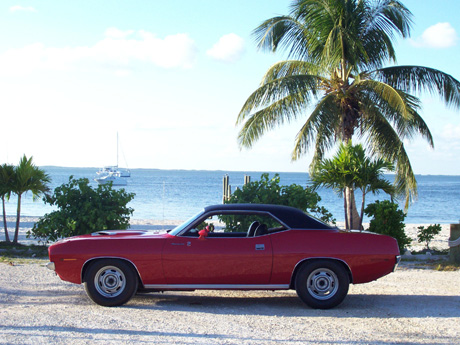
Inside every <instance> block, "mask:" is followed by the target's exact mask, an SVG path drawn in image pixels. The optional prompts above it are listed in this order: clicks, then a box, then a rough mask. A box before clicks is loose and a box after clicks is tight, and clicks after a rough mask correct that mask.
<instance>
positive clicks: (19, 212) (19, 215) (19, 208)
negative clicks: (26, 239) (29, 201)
mask: <svg viewBox="0 0 460 345" xmlns="http://www.w3.org/2000/svg"><path fill="white" fill-rule="evenodd" d="M21 196H22V195H21V194H18V211H17V212H16V230H15V231H14V238H13V243H18V236H19V222H20V219H21Z"/></svg>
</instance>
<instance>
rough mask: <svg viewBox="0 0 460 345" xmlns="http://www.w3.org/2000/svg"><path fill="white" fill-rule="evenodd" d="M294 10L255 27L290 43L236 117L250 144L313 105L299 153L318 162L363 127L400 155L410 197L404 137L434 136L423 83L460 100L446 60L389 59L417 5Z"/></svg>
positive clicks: (380, 151) (274, 45)
mask: <svg viewBox="0 0 460 345" xmlns="http://www.w3.org/2000/svg"><path fill="white" fill-rule="evenodd" d="M291 8H292V10H291V13H290V15H286V16H277V17H274V18H271V19H268V20H266V21H264V22H263V23H262V24H261V25H260V26H259V27H257V28H256V29H255V30H254V35H255V37H256V40H257V42H258V47H259V48H260V49H263V50H267V51H270V52H277V51H279V50H284V51H287V52H288V60H287V61H282V62H279V63H276V64H275V65H273V66H272V67H271V68H270V69H269V70H268V71H267V72H266V74H265V76H264V77H263V79H262V82H261V84H260V86H259V88H257V89H256V90H255V91H254V92H253V93H252V94H251V95H250V96H249V98H248V99H247V100H246V102H245V104H244V105H243V107H242V109H241V111H240V113H239V115H238V119H237V125H242V127H241V130H240V132H239V135H238V142H239V145H240V146H241V147H248V148H250V147H251V146H253V145H254V143H255V142H256V141H257V140H258V139H259V138H260V137H261V136H262V135H263V134H265V133H266V132H267V131H269V130H272V129H274V128H276V127H277V126H280V125H283V124H285V123H289V122H291V121H293V120H295V119H298V118H299V117H301V116H303V115H306V121H305V123H304V124H303V126H302V127H301V129H300V131H299V132H298V134H297V137H296V142H295V146H294V150H293V153H292V159H293V160H295V159H298V158H299V157H301V156H302V155H303V154H305V153H306V152H307V151H308V150H309V149H311V148H314V157H313V160H312V163H311V165H310V172H311V171H314V168H315V165H316V164H317V163H318V162H320V161H321V159H322V158H323V157H324V155H325V153H326V152H327V151H328V150H329V149H331V148H332V147H333V146H334V145H335V144H336V143H337V142H339V141H342V142H345V143H346V142H348V141H350V140H351V139H352V138H353V137H354V136H356V137H358V138H359V139H360V140H362V141H363V142H364V144H365V145H366V147H367V148H368V149H369V151H370V153H371V155H373V156H374V155H375V156H377V157H381V158H383V159H385V160H387V161H390V162H392V163H393V164H394V165H395V172H396V177H395V182H394V183H395V187H396V191H397V192H398V194H399V195H403V196H405V201H406V203H405V207H406V209H407V207H408V206H409V204H410V202H411V200H412V199H413V198H415V197H416V196H417V182H416V179H415V175H414V172H413V170H412V167H411V164H410V161H409V157H408V155H407V152H406V150H405V147H404V142H403V141H404V140H405V139H411V138H412V137H413V136H415V135H421V136H422V137H423V138H424V139H426V140H427V141H428V143H429V145H430V146H433V138H432V135H431V133H430V131H429V129H428V126H427V125H426V123H425V121H424V120H423V119H422V117H421V116H420V114H419V110H420V99H419V98H418V97H416V96H414V95H413V93H415V92H417V93H419V92H429V93H432V94H438V95H439V96H440V97H441V99H442V100H443V101H444V102H445V103H446V104H447V105H450V106H453V107H455V108H457V109H458V108H460V82H459V81H457V80H456V79H455V78H453V77H452V76H450V75H448V74H446V73H443V72H441V71H439V70H436V69H433V68H428V67H421V66H390V67H385V65H386V64H388V63H394V62H395V61H396V54H395V49H394V46H393V40H394V39H395V36H398V35H399V36H401V37H403V38H406V37H409V36H410V29H411V25H412V14H411V12H410V11H409V10H408V9H407V8H406V7H405V6H404V5H403V4H402V3H401V2H400V1H397V0H295V1H293V3H292V7H291Z"/></svg>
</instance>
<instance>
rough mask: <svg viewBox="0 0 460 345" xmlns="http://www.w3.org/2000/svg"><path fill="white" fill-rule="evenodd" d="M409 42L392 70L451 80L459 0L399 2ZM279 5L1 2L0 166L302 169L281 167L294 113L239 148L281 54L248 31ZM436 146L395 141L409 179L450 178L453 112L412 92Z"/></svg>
mask: <svg viewBox="0 0 460 345" xmlns="http://www.w3.org/2000/svg"><path fill="white" fill-rule="evenodd" d="M403 3H404V4H405V5H406V6H407V7H408V8H409V9H410V10H411V11H412V13H413V14H414V25H413V29H412V35H411V38H410V39H405V40H402V39H398V40H397V41H396V42H397V43H396V54H397V58H398V64H400V65H406V64H411V65H421V66H427V67H432V68H436V69H439V70H442V71H443V72H446V73H448V74H450V75H452V76H453V77H454V78H456V79H458V80H460V64H459V62H458V61H459V58H460V42H459V35H460V21H458V17H457V16H458V13H460V1H458V0H423V1H420V0H405V1H403ZM290 4H291V1H288V0H232V1H221V0H193V1H190V0H170V1H153V0H152V1H145V0H129V1H128V0H125V1H122V0H98V1H94V0H79V1H65V0H24V1H10V0H3V1H1V3H0V32H2V33H3V35H2V38H1V39H0V92H1V93H0V95H1V96H0V97H1V101H0V118H1V122H0V129H1V132H0V133H1V134H0V163H4V162H7V163H12V164H17V162H18V161H19V159H20V157H21V156H22V155H23V154H25V155H26V156H28V157H29V156H33V160H34V162H35V163H36V164H37V165H39V166H46V165H54V166H66V167H100V166H104V165H114V164H116V162H117V133H118V137H119V144H120V145H119V147H120V150H119V155H118V156H119V165H120V166H124V167H126V166H127V167H129V168H155V169H190V170H192V169H193V170H195V169H196V170H228V171H280V172H290V171H293V172H305V171H308V166H309V164H310V161H311V158H312V153H311V152H310V153H308V154H306V155H305V156H304V157H303V158H301V159H299V160H298V161H296V162H291V158H290V157H291V152H292V149H293V146H294V140H295V135H296V133H297V131H298V130H299V129H300V127H301V125H302V120H303V121H305V119H306V117H304V118H303V119H301V120H299V121H297V122H293V123H291V124H289V125H286V126H283V127H280V128H278V129H276V130H274V131H271V132H268V133H267V134H266V135H265V136H264V137H263V138H262V139H261V140H259V141H258V142H257V143H256V144H255V145H254V146H253V148H251V149H240V148H239V147H238V144H237V134H238V131H239V129H240V128H239V127H237V126H236V119H237V115H238V113H239V111H240V109H241V107H242V105H243V104H244V102H245V100H246V99H247V98H248V96H249V95H250V94H251V93H252V92H253V91H254V90H255V89H256V88H257V87H258V85H259V83H260V81H261V79H262V77H263V75H264V73H265V71H266V70H267V69H268V68H269V67H270V66H271V65H272V64H274V63H275V62H277V61H280V60H283V59H285V58H286V56H285V55H283V54H281V53H276V54H270V53H266V52H262V51H258V50H257V47H256V44H255V41H254V37H253V36H252V34H251V32H252V30H253V29H254V28H256V27H257V26H258V25H259V24H260V23H261V22H262V21H264V20H266V19H268V18H271V17H274V16H276V15H281V14H288V13H289V11H290V8H289V6H290ZM421 99H422V102H423V109H422V112H421V114H422V116H423V118H424V119H425V122H426V123H427V124H428V127H429V128H430V130H431V133H432V134H433V137H434V143H435V148H434V150H433V149H431V148H429V147H428V144H427V143H426V142H425V141H423V140H421V139H419V138H414V139H413V140H412V141H410V142H409V141H408V142H406V143H405V147H406V151H407V152H408V154H409V157H410V160H411V163H412V167H413V169H414V171H415V173H416V174H442V175H459V174H460V159H459V157H460V111H458V110H454V109H449V108H446V107H445V106H444V105H443V104H442V103H441V102H440V101H439V99H438V98H437V96H436V95H421Z"/></svg>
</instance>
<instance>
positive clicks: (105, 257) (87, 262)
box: [80, 256, 142, 282]
mask: <svg viewBox="0 0 460 345" xmlns="http://www.w3.org/2000/svg"><path fill="white" fill-rule="evenodd" d="M99 259H118V260H124V261H128V262H129V263H130V264H131V265H133V267H134V269H135V270H136V272H137V275H138V276H139V279H140V280H141V282H142V276H141V273H140V272H139V270H138V269H137V266H136V265H135V264H134V262H132V261H131V260H129V259H126V258H123V257H119V256H97V257H94V258H91V259H88V260H86V261H85V262H84V263H83V265H82V266H81V273H80V279H81V281H82V282H83V278H84V277H83V269H84V268H85V267H86V265H87V264H89V262H90V261H94V260H99Z"/></svg>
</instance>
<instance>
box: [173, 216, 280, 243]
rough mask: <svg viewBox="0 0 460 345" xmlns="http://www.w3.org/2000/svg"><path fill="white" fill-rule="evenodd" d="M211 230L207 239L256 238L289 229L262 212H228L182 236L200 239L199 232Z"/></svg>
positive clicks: (194, 226)
mask: <svg viewBox="0 0 460 345" xmlns="http://www.w3.org/2000/svg"><path fill="white" fill-rule="evenodd" d="M205 228H207V229H210V231H209V233H208V235H207V237H209V238H213V237H256V236H263V235H267V234H271V233H273V232H278V231H282V230H286V229H287V227H286V226H284V225H283V224H282V223H280V222H279V221H278V220H277V219H276V218H274V217H272V216H271V215H270V214H266V213H260V212H253V213H248V212H234V213H231V212H226V213H219V214H213V215H212V216H210V217H208V218H206V219H205V220H204V221H202V222H201V223H200V224H195V225H193V227H192V228H190V229H189V230H187V232H185V233H184V234H182V236H187V237H199V234H198V233H199V231H200V230H202V229H205Z"/></svg>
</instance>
